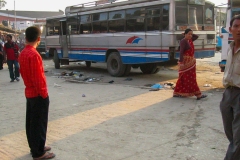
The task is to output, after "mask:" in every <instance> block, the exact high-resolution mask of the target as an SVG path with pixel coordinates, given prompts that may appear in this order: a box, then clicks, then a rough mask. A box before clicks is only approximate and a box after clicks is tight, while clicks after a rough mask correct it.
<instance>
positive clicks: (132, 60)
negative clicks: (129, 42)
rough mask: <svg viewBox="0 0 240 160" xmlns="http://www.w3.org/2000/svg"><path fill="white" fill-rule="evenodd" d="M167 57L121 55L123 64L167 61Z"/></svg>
mask: <svg viewBox="0 0 240 160" xmlns="http://www.w3.org/2000/svg"><path fill="white" fill-rule="evenodd" d="M168 60H169V59H168V58H148V57H127V56H125V57H122V62H123V63H124V64H137V63H153V62H156V63H157V62H164V61H168Z"/></svg>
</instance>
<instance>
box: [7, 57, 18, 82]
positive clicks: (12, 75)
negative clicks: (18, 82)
mask: <svg viewBox="0 0 240 160" xmlns="http://www.w3.org/2000/svg"><path fill="white" fill-rule="evenodd" d="M7 65H8V69H9V74H10V78H11V80H14V79H15V78H17V77H19V76H20V75H19V64H18V61H16V60H7ZM13 65H14V72H13Z"/></svg>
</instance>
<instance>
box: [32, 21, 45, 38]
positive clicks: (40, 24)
mask: <svg viewBox="0 0 240 160" xmlns="http://www.w3.org/2000/svg"><path fill="white" fill-rule="evenodd" d="M33 25H34V26H36V27H39V28H40V30H41V36H45V35H46V24H45V23H44V22H43V23H34V24H33Z"/></svg>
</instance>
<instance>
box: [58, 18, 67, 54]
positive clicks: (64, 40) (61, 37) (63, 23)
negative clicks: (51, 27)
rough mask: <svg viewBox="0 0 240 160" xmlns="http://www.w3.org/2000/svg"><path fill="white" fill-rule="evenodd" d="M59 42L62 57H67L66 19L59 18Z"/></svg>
mask: <svg viewBox="0 0 240 160" xmlns="http://www.w3.org/2000/svg"><path fill="white" fill-rule="evenodd" d="M59 43H60V45H61V48H62V54H63V58H68V37H67V23H66V19H63V20H60V35H59Z"/></svg>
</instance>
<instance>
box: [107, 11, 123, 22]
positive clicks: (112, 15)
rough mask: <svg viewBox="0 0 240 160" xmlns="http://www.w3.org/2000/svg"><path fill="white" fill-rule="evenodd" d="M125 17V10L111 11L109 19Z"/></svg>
mask: <svg viewBox="0 0 240 160" xmlns="http://www.w3.org/2000/svg"><path fill="white" fill-rule="evenodd" d="M121 18H125V11H114V12H109V18H108V19H109V20H113V19H121Z"/></svg>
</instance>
